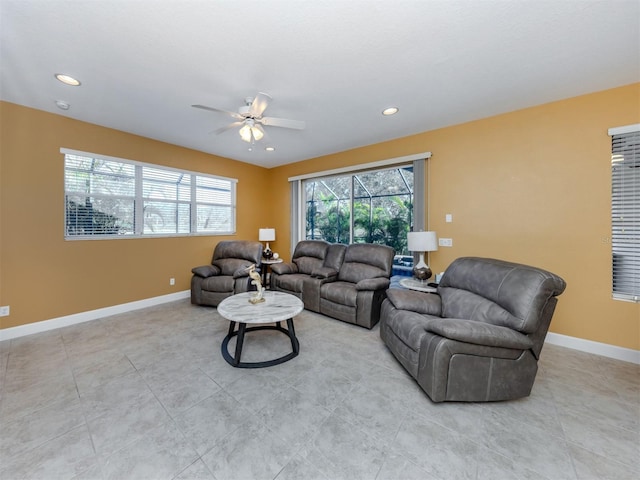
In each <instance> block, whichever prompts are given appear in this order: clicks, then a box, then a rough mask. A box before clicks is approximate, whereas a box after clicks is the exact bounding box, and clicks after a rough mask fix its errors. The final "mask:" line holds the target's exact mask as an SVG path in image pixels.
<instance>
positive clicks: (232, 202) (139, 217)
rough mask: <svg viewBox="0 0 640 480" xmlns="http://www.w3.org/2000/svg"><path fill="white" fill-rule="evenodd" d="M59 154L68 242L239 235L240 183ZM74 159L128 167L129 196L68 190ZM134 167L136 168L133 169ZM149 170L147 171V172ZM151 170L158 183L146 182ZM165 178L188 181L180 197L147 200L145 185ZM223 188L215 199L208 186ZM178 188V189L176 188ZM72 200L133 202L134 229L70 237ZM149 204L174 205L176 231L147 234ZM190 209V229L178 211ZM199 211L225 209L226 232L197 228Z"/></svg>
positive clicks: (123, 161)
mask: <svg viewBox="0 0 640 480" xmlns="http://www.w3.org/2000/svg"><path fill="white" fill-rule="evenodd" d="M60 153H62V154H64V169H63V170H64V172H65V177H64V180H63V181H64V190H65V193H64V195H65V201H64V212H65V213H64V218H65V224H64V238H65V240H107V239H120V238H126V239H131V238H149V237H154V238H156V237H184V236H216V235H233V234H235V233H236V191H237V183H238V180H237V179H235V178H228V177H222V176H217V175H210V174H205V173H200V172H192V171H188V170H181V169H176V168H171V167H166V166H163V165H158V164H153V163H144V162H138V161H135V160H128V159H123V158H117V157H110V156H106V155H99V154H95V153H89V152H82V151H78V150H71V149H68V148H61V149H60ZM68 156H71V157H85V158H91V159H96V160H102V161H107V162H115V163H118V164H121V165H122V166H125V167H127V168H128V169H129V170H130V171H133V172H135V173H134V176H132V177H131V178H132V179H133V184H132V186H131V193H130V194H124V195H121V194H104V193H95V192H92V191H86V190H85V191H73V190H67V175H66V173H67V158H68ZM132 167H133V168H132ZM145 169H147V170H145ZM148 169H153V171H154V172H156V173H157V174H158V175H159V177H158V178H156V179H155V180H149V179H148V178H147V179H146V180H144V179H143V171H147V172H148V171H149V170H148ZM163 174H166V175H167V176H168V177H169V176H171V177H176V176H182V177H187V178H186V181H185V184H184V185H183V186H182V188H181V189H180V193H177V194H176V198H161V197H160V198H159V197H154V196H149V194H147V196H145V191H144V188H143V187H144V185H145V182H147V183H146V185H147V186H148V185H150V184H151V185H153V184H155V183H158V184H162V183H163V182H162V178H161V176H162V175H163ZM207 183H208V184H209V185H212V184H216V183H218V184H220V187H221V188H222V190H221V191H222V192H227V190H226V189H227V188H228V193H224V194H223V195H215V193H214V192H212V191H213V190H216V188H215V187H211V186H206V184H207ZM176 188H178V187H176ZM69 196H76V197H78V196H86V197H92V198H103V199H122V198H127V199H130V200H131V201H132V202H133V207H132V208H133V212H134V213H133V221H132V223H133V225H132V228H131V231H130V232H127V233H89V234H84V233H79V234H78V233H70V232H69V227H68V225H69V223H68V218H67V216H68V212H69V209H68V201H67V200H68V198H69ZM145 203H146V204H150V203H159V204H163V205H164V206H165V207H166V206H169V207H171V205H175V212H176V217H175V220H176V222H175V231H170V232H167V231H166V230H165V231H161V232H153V231H149V228H147V231H145V214H144V205H145ZM185 206H188V213H187V214H185V216H184V217H183V218H185V219H186V216H188V226H187V222H186V221H184V222H183V223H182V224H181V223H180V222H179V221H178V218H179V214H178V209H179V208H180V207H182V208H183V211H184V210H185V209H184V207H185ZM199 207H200V208H201V209H202V208H203V207H204V208H212V209H215V208H222V209H228V210H229V213H228V215H224V217H225V221H224V222H223V223H222V227H224V228H216V227H214V228H212V229H203V228H202V226H200V227H199V226H198V210H199ZM172 220H173V219H172Z"/></svg>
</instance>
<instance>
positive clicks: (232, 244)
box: [191, 240, 262, 307]
mask: <svg viewBox="0 0 640 480" xmlns="http://www.w3.org/2000/svg"><path fill="white" fill-rule="evenodd" d="M261 259H262V243H260V242H249V241H241V240H230V241H222V242H219V243H218V244H217V245H216V246H215V248H214V250H213V258H212V259H211V265H202V266H200V267H195V268H193V269H191V272H192V273H193V276H192V277H191V303H193V304H195V305H211V306H213V307H217V306H218V304H219V303H220V302H221V301H222V300H224V299H225V298H227V297H230V296H231V295H234V294H236V293H241V292H246V291H248V290H250V289H251V288H252V286H251V278H250V277H249V272H248V271H247V268H248V267H249V266H251V265H252V264H255V265H256V267H257V268H259V267H260V262H261Z"/></svg>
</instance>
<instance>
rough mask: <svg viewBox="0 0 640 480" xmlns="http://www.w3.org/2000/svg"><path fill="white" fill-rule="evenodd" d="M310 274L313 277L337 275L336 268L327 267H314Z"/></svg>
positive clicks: (326, 277)
mask: <svg viewBox="0 0 640 480" xmlns="http://www.w3.org/2000/svg"><path fill="white" fill-rule="evenodd" d="M311 276H312V277H315V278H322V279H329V278H331V277H337V276H338V272H337V270H335V269H333V268H329V267H320V268H315V269H313V270H312V271H311Z"/></svg>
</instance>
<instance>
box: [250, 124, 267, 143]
mask: <svg viewBox="0 0 640 480" xmlns="http://www.w3.org/2000/svg"><path fill="white" fill-rule="evenodd" d="M251 133H252V135H253V138H255V139H256V142H257V141H260V140H262V137H264V132H263V131H262V129H261V128H260V127H258V126H255V127H251Z"/></svg>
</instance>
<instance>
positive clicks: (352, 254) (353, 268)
mask: <svg viewBox="0 0 640 480" xmlns="http://www.w3.org/2000/svg"><path fill="white" fill-rule="evenodd" d="M393 253H394V251H393V248H391V247H387V246H385V245H373V244H368V243H354V244H352V245H349V246H348V247H347V250H346V252H345V255H344V262H343V264H342V266H341V267H340V272H339V274H338V280H341V281H343V282H351V283H358V282H359V281H360V280H364V279H365V278H377V277H383V278H389V277H390V276H391V266H392V264H393Z"/></svg>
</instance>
